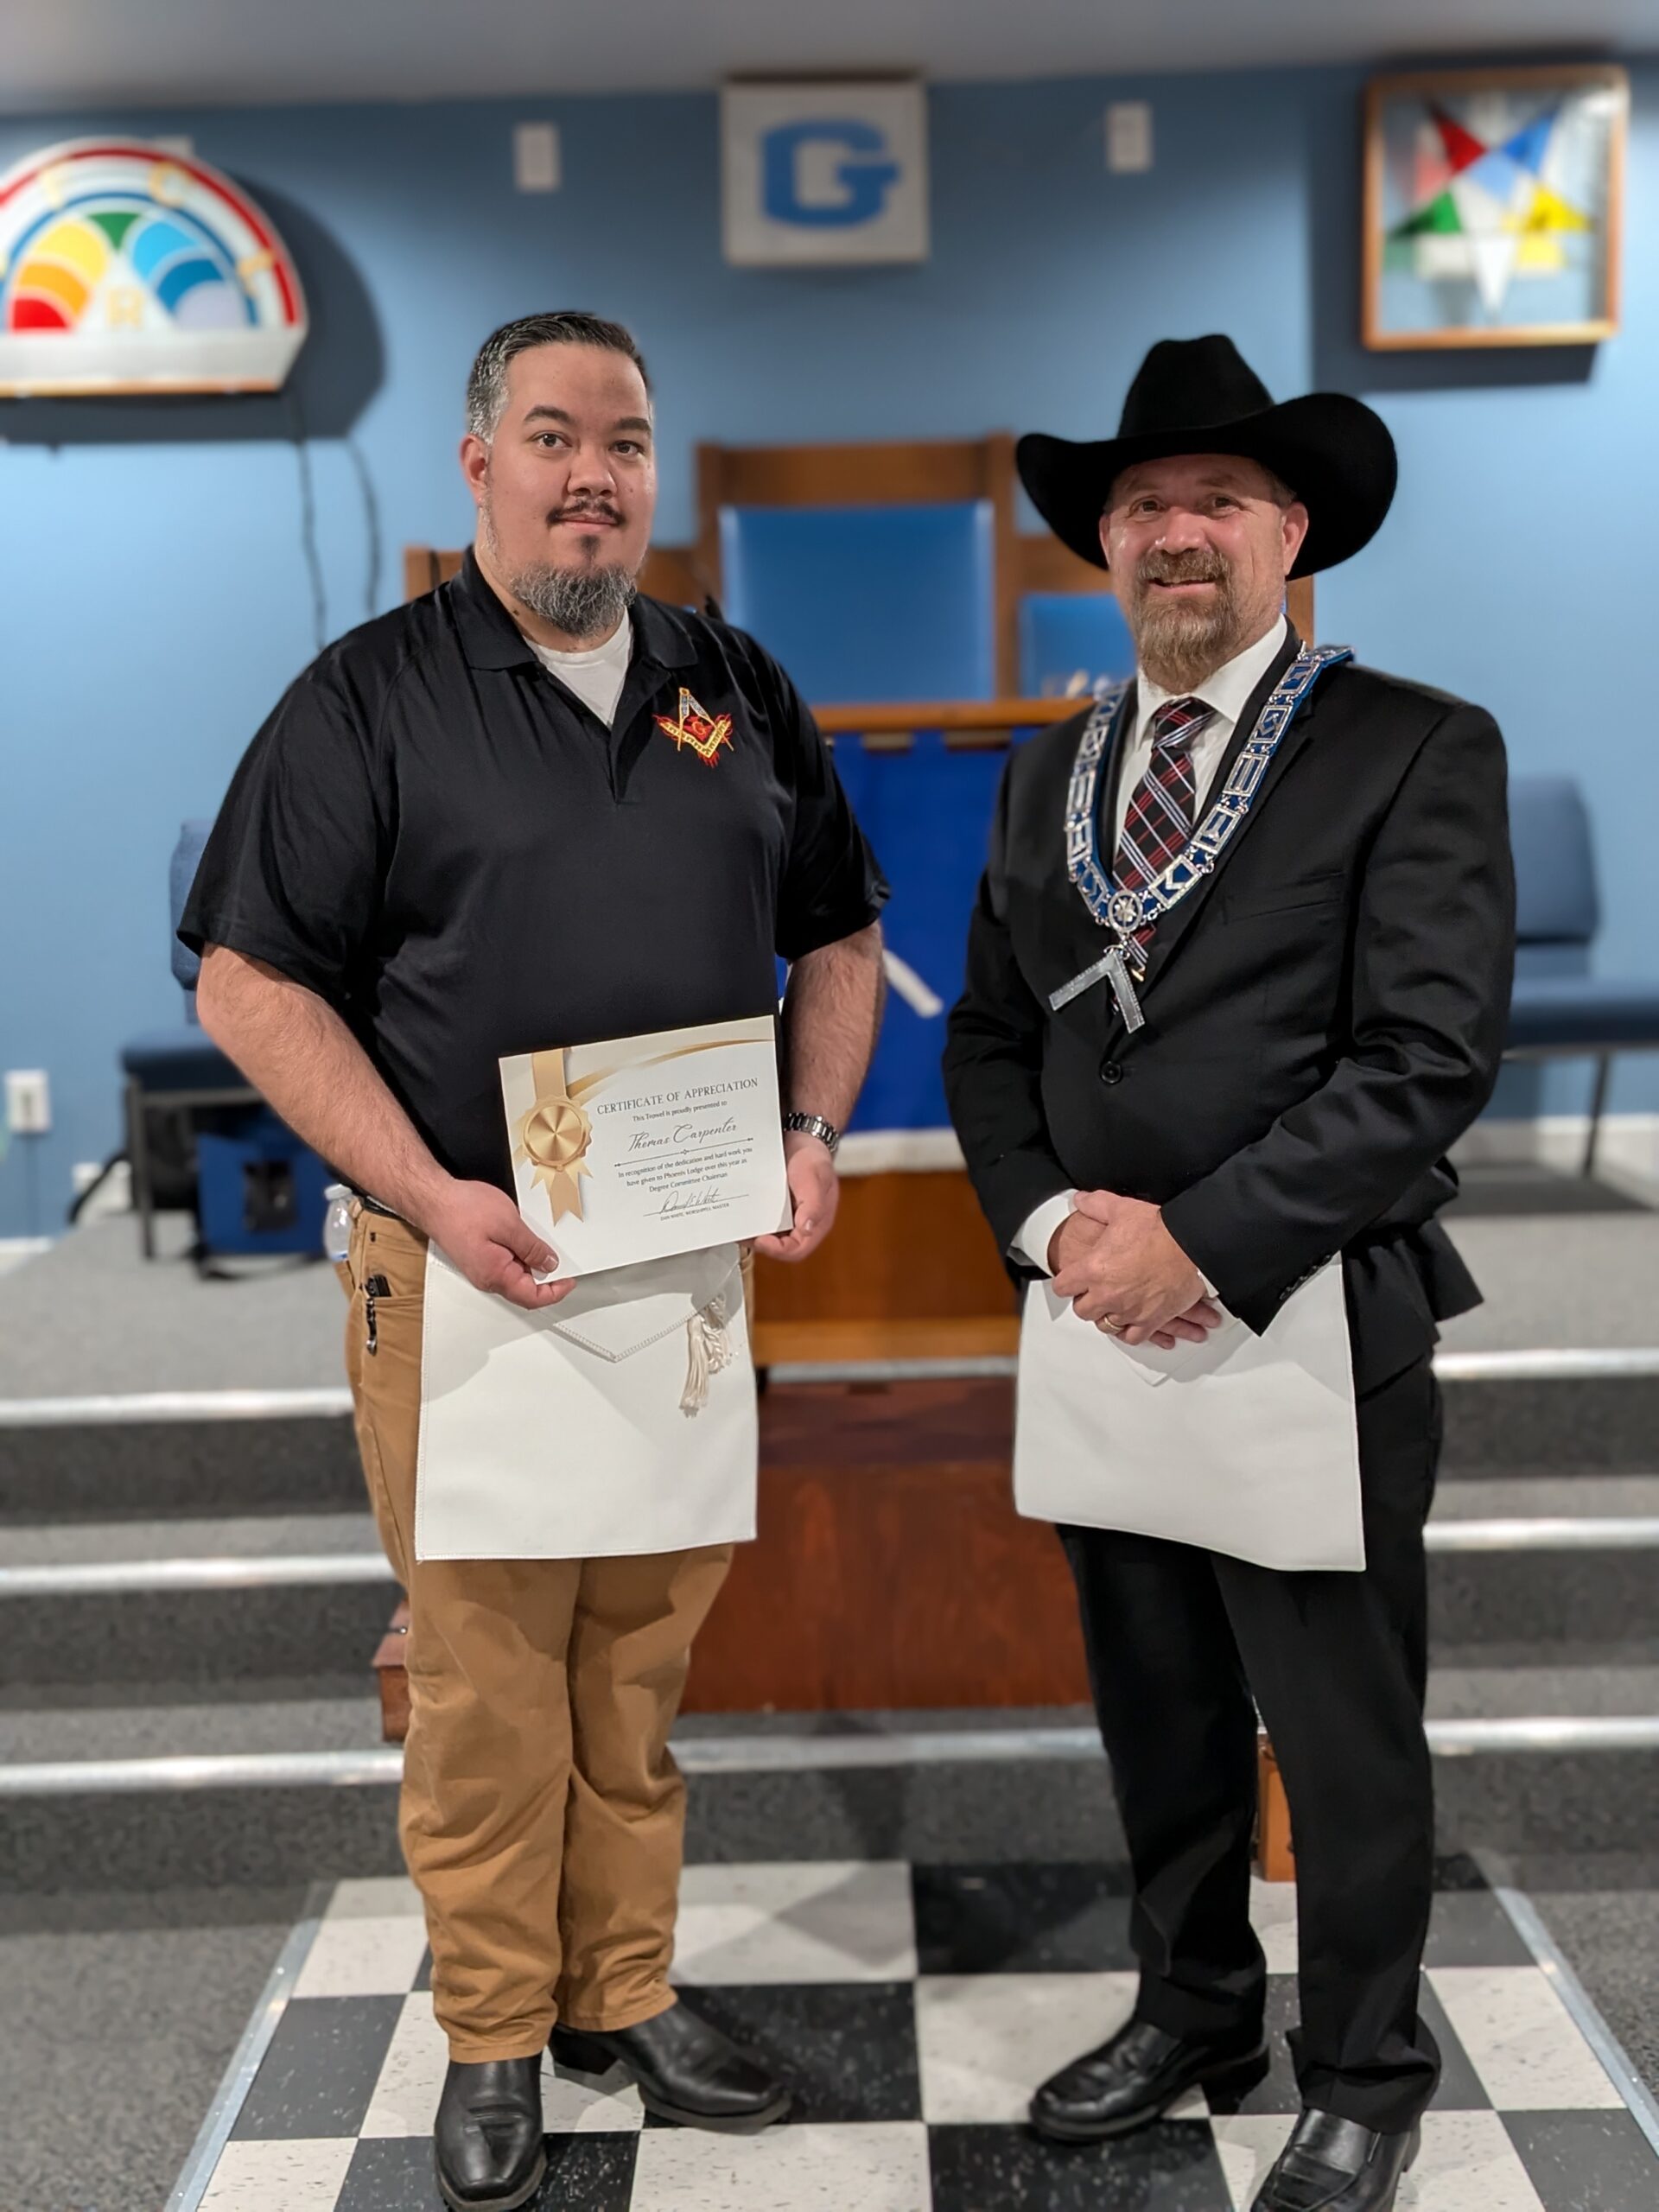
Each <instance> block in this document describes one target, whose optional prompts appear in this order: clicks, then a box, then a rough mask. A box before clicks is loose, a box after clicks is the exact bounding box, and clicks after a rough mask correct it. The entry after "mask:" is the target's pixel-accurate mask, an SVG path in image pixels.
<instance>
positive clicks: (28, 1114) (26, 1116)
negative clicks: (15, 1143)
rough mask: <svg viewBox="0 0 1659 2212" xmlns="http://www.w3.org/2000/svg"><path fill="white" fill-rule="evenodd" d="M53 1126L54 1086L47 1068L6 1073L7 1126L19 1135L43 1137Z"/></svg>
mask: <svg viewBox="0 0 1659 2212" xmlns="http://www.w3.org/2000/svg"><path fill="white" fill-rule="evenodd" d="M51 1126H52V1086H51V1084H49V1083H48V1080H47V1074H46V1070H45V1069H44V1068H12V1069H10V1070H9V1071H8V1072H7V1075H6V1127H7V1128H9V1129H10V1132H11V1134H12V1135H13V1136H15V1137H43V1136H44V1135H46V1133H47V1131H48V1129H49V1128H51Z"/></svg>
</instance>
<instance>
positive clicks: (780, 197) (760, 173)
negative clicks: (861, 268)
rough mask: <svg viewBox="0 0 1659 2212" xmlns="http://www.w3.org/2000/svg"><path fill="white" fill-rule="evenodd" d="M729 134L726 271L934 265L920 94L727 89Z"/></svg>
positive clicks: (724, 118)
mask: <svg viewBox="0 0 1659 2212" xmlns="http://www.w3.org/2000/svg"><path fill="white" fill-rule="evenodd" d="M721 142H722V143H721V175H722V184H723V188H724V194H723V196H724V213H725V243H726V257H727V259H728V261H733V262H737V263H739V264H747V265H749V266H751V267H773V268H776V267H787V266H791V265H800V264H813V263H823V262H840V263H846V262H880V261H921V260H925V258H926V256H927V245H928V238H927V106H926V99H925V93H924V92H923V89H922V87H921V86H920V85H918V84H892V83H882V84H876V85H858V84H844V85H824V84H815V85H728V86H727V87H726V88H725V90H724V92H722V93H721Z"/></svg>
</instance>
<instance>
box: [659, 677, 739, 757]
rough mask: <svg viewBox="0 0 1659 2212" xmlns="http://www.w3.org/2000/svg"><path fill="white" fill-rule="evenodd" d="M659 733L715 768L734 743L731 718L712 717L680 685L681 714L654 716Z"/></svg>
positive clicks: (725, 716)
mask: <svg viewBox="0 0 1659 2212" xmlns="http://www.w3.org/2000/svg"><path fill="white" fill-rule="evenodd" d="M653 719H654V721H656V724H657V727H658V729H659V730H661V731H663V733H664V734H665V735H666V736H669V737H671V738H672V739H673V741H674V742H675V745H676V746H677V747H680V748H682V749H683V747H686V746H688V745H689V746H690V748H691V750H692V751H693V752H694V753H696V756H697V758H698V760H706V761H707V762H708V763H709V766H710V767H711V768H712V767H713V766H714V765H715V761H716V760H719V758H720V756H721V753H722V752H724V751H725V750H726V748H727V747H728V746H729V745H730V744H731V741H732V718H731V716H730V715H711V714H710V713H709V709H707V708H706V707H700V706H699V705H698V704H697V702H696V700H695V699H694V698H693V697H692V696H691V694H690V691H688V690H686V688H685V686H684V684H681V686H680V711H679V713H678V714H677V715H655V716H654V717H653Z"/></svg>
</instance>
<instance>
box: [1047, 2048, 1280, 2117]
mask: <svg viewBox="0 0 1659 2212" xmlns="http://www.w3.org/2000/svg"><path fill="white" fill-rule="evenodd" d="M1267 2070H1268V2047H1267V2044H1265V2043H1264V2042H1263V2041H1262V2035H1261V2032H1260V2031H1259V2030H1255V2031H1252V2032H1251V2034H1250V2035H1249V2037H1248V2038H1244V2039H1241V2038H1239V2037H1233V2038H1231V2039H1230V2041H1228V2042H1225V2043H1217V2042H1213V2041H1209V2040H1205V2041H1204V2042H1199V2041H1198V2040H1197V2039H1196V2038H1194V2037H1181V2036H1172V2035H1170V2034H1168V2033H1166V2031H1165V2030H1164V2029H1162V2028H1155V2027H1154V2025H1153V2024H1152V2023H1151V2021H1150V2020H1131V2021H1130V2022H1129V2024H1128V2027H1126V2028H1120V2029H1119V2031H1118V2032H1117V2033H1116V2035H1115V2036H1114V2037H1112V2038H1111V2040H1110V2041H1109V2043H1103V2044H1101V2046H1100V2048H1099V2050H1091V2051H1089V2052H1087V2053H1085V2055H1084V2056H1083V2057H1082V2058H1074V2059H1073V2060H1072V2062H1071V2064H1070V2065H1069V2066H1064V2067H1062V2068H1061V2069H1060V2071H1059V2072H1058V2074H1056V2075H1054V2076H1053V2077H1052V2080H1050V2081H1047V2082H1044V2084H1043V2086H1042V2088H1040V2089H1039V2090H1038V2092H1037V2094H1036V2095H1035V2096H1034V2097H1033V2099H1032V2101H1031V2124H1032V2126H1033V2127H1034V2128H1035V2129H1036V2130H1037V2133H1039V2135H1046V2136H1048V2137H1049V2138H1050V2139H1051V2140H1052V2141H1053V2142H1056V2143H1101V2142H1104V2141H1105V2140H1106V2139H1108V2138H1109V2137H1110V2136H1113V2135H1128V2134H1129V2133H1132V2132H1133V2131H1134V2130H1135V2128H1137V2127H1145V2126H1147V2123H1148V2122H1149V2121H1152V2120H1158V2119H1160V2118H1161V2117H1162V2115H1163V2114H1164V2113H1166V2112H1167V2111H1168V2110H1169V2108H1170V2107H1171V2105H1173V2104H1175V2103H1177V2102H1178V2101H1179V2100H1180V2099H1181V2098H1182V2097H1184V2096H1185V2094H1186V2092H1187V2091H1188V2090H1189V2089H1192V2088H1197V2087H1198V2085H1199V2084H1200V2083H1201V2082H1202V2083H1205V2084H1208V2085H1210V2086H1211V2087H1214V2088H1226V2089H1230V2090H1233V2091H1236V2092H1237V2093H1238V2094H1243V2091H1244V2090H1246V2089H1249V2088H1255V2084H1256V2083H1257V2082H1259V2081H1261V2080H1262V2077H1263V2075H1265V2074H1266V2073H1267Z"/></svg>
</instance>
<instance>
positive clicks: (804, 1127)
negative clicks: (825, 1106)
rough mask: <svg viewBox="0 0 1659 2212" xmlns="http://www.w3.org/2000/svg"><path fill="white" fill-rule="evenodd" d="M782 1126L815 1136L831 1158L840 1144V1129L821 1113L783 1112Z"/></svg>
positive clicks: (805, 1134)
mask: <svg viewBox="0 0 1659 2212" xmlns="http://www.w3.org/2000/svg"><path fill="white" fill-rule="evenodd" d="M784 1127H785V1128H786V1129H799V1130H800V1131H801V1133H802V1135H804V1136H809V1137H817V1138H818V1139H820V1140H821V1141H822V1142H823V1144H824V1145H826V1146H827V1147H828V1148H829V1156H830V1158H831V1159H832V1160H833V1159H834V1158H835V1156H836V1152H837V1151H838V1150H839V1149H840V1146H841V1131H840V1130H839V1129H838V1128H836V1125H835V1123H834V1122H826V1121H825V1120H824V1118H823V1115H822V1114H785V1116H784Z"/></svg>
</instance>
